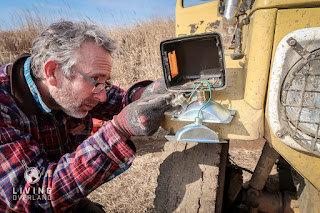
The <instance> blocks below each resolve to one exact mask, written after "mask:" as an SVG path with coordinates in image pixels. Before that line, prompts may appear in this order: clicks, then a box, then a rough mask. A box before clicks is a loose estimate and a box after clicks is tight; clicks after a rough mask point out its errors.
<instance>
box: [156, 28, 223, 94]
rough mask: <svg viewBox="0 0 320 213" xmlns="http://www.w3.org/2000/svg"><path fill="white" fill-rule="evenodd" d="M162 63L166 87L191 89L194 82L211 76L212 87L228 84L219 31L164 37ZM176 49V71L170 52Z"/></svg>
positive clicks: (209, 78) (161, 47)
mask: <svg viewBox="0 0 320 213" xmlns="http://www.w3.org/2000/svg"><path fill="white" fill-rule="evenodd" d="M160 49H161V56H162V65H163V72H164V77H165V80H166V84H167V88H168V89H173V90H192V89H193V86H194V84H195V83H197V82H200V81H201V80H209V81H210V84H211V87H213V88H215V89H219V88H222V87H224V86H225V69H224V59H223V52H222V45H221V42H220V37H219V35H218V34H215V33H214V34H212V33H211V34H206V35H204V34H202V35H193V36H186V37H180V38H174V39H171V40H166V41H163V42H162V43H161V44H160ZM173 51H175V56H176V66H177V70H178V72H177V74H176V75H174V76H173V75H172V70H171V69H173V64H172V63H170V62H169V61H170V59H169V58H168V54H169V53H172V52H173Z"/></svg>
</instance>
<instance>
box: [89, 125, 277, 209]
mask: <svg viewBox="0 0 320 213" xmlns="http://www.w3.org/2000/svg"><path fill="white" fill-rule="evenodd" d="M160 132H161V131H160ZM163 136H164V135H163V133H162V132H161V133H159V134H157V135H155V136H152V137H137V138H135V139H134V143H135V145H136V148H137V157H136V159H135V161H134V163H133V165H132V166H131V168H130V169H129V170H128V171H126V172H125V173H123V174H121V175H120V176H118V177H116V178H115V179H114V180H112V181H110V182H108V183H105V184H104V185H102V186H101V187H99V188H98V189H96V190H95V191H93V192H92V193H91V194H90V195H89V198H90V199H91V200H93V201H95V202H98V203H100V204H102V205H103V206H104V209H105V211H106V212H119V213H120V212H132V213H133V212H134V213H137V212H153V208H154V203H153V201H154V198H155V189H156V187H157V178H158V175H159V167H160V164H161V163H162V162H163V159H162V153H163V148H164V145H165V143H170V142H168V141H166V139H164V137H163ZM263 145H264V140H256V141H240V140H232V141H230V143H229V155H230V157H229V159H230V161H231V162H232V163H233V164H236V165H238V166H240V167H242V168H245V169H247V170H250V171H254V168H255V166H256V164H257V162H258V160H259V156H260V154H261V151H262V148H263ZM250 178H251V174H250V172H246V171H243V180H244V184H247V182H248V181H249V180H250ZM277 181H278V176H277V171H276V168H275V167H274V168H273V170H272V172H271V178H270V179H269V180H268V182H267V188H269V189H270V190H271V191H272V190H273V189H276V188H277Z"/></svg>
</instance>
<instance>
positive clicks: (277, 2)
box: [252, 0, 320, 12]
mask: <svg viewBox="0 0 320 213" xmlns="http://www.w3.org/2000/svg"><path fill="white" fill-rule="evenodd" d="M312 6H314V7H315V6H320V1H319V0H267V1H266V0H256V1H255V3H254V5H253V7H252V11H253V12H254V11H256V10H259V9H269V8H298V7H312Z"/></svg>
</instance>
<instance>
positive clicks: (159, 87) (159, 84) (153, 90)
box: [141, 78, 168, 98]
mask: <svg viewBox="0 0 320 213" xmlns="http://www.w3.org/2000/svg"><path fill="white" fill-rule="evenodd" d="M167 92H168V91H167V87H166V82H165V81H164V79H163V78H159V79H157V80H156V81H154V82H152V83H151V84H149V85H148V86H147V87H145V89H144V90H143V92H142V94H141V98H144V97H148V96H150V95H155V94H164V93H167Z"/></svg>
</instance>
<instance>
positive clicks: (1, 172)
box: [0, 91, 135, 212]
mask: <svg viewBox="0 0 320 213" xmlns="http://www.w3.org/2000/svg"><path fill="white" fill-rule="evenodd" d="M9 96H10V95H9V94H6V92H5V91H1V94H0V100H1V104H0V136H1V142H0V191H1V193H0V212H5V211H8V209H5V208H10V209H12V210H14V211H18V212H21V211H22V212H36V211H39V212H64V211H66V210H67V209H68V208H70V207H71V206H72V205H74V204H75V203H76V202H77V201H78V200H79V199H81V198H83V197H85V196H87V195H88V194H89V193H90V192H91V191H93V190H94V189H96V188H97V187H98V186H100V185H101V184H103V183H105V182H106V181H108V180H110V179H112V178H113V177H115V176H116V175H118V174H120V173H122V172H123V171H125V170H127V169H128V168H129V167H130V166H131V164H132V162H133V160H134V157H135V152H134V150H133V149H132V148H131V147H130V145H128V143H126V142H124V141H122V140H121V138H120V137H119V135H117V134H116V131H115V129H114V127H113V125H112V124H111V122H107V123H106V124H105V125H104V126H103V127H102V128H100V130H99V131H98V132H96V133H95V134H93V135H92V136H90V137H89V138H88V139H87V140H85V141H83V142H82V143H81V144H80V145H79V146H78V148H77V149H76V151H74V152H72V153H68V154H65V155H64V156H62V157H61V158H60V160H59V161H58V162H57V163H52V162H49V161H48V160H47V159H46V153H45V152H44V151H43V150H42V149H41V148H40V145H39V143H38V142H37V141H36V140H34V139H33V137H32V134H31V133H32V132H33V131H36V130H35V129H32V127H31V125H30V121H29V120H28V119H29V118H28V117H26V116H25V115H24V114H23V113H22V112H21V111H19V109H17V108H16V107H15V106H14V105H12V106H10V104H11V103H14V102H13V101H12V100H9V99H10V98H9ZM34 169H36V170H37V171H39V172H40V173H39V174H38V176H34V177H33V178H36V179H35V180H37V181H36V182H30V181H28V179H27V178H26V171H29V172H30V171H32V172H33V171H35V170H34ZM27 174H28V173H27ZM27 177H30V176H28V175H27ZM37 178H39V179H37ZM32 180H33V179H32ZM39 196H40V197H39Z"/></svg>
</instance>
